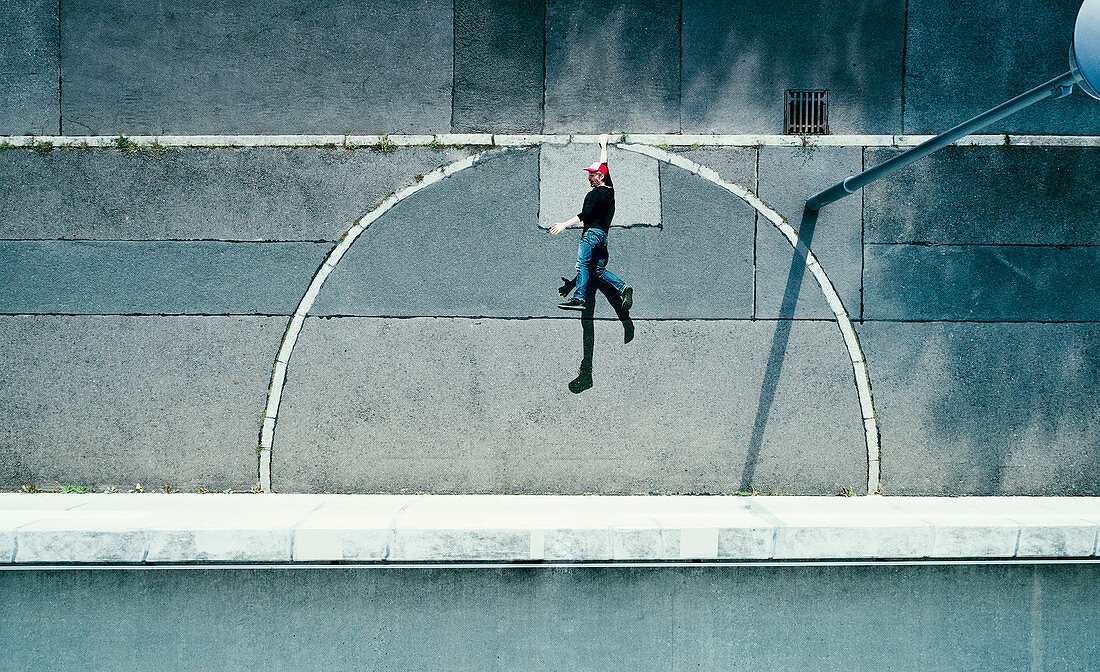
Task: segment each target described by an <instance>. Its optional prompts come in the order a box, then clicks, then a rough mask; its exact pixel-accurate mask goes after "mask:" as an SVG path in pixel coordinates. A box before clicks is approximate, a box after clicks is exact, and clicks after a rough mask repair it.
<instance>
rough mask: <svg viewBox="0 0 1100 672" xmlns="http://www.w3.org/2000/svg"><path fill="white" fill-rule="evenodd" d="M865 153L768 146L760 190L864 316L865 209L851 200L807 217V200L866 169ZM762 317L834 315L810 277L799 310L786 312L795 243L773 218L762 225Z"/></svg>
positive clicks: (763, 150)
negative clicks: (862, 304)
mask: <svg viewBox="0 0 1100 672" xmlns="http://www.w3.org/2000/svg"><path fill="white" fill-rule="evenodd" d="M862 165H863V164H862V156H861V151H860V150H859V149H858V148H856V147H815V146H808V147H797V148H786V147H762V148H761V149H760V168H759V170H760V189H759V194H760V197H761V198H762V199H764V202H765V203H767V204H768V205H770V206H772V207H773V208H774V209H775V210H776V211H778V212H780V213H781V214H783V216H785V217H786V218H787V219H788V220H789V221H790V223H791V226H793V227H794V228H795V230H796V231H798V232H799V236H800V237H802V238H803V240H809V241H810V247H811V248H812V249H813V251H814V254H815V255H817V258H818V261H820V262H821V265H822V266H823V267H824V268H825V272H826V273H828V275H829V279H830V280H832V282H833V286H834V287H835V288H836V290H837V293H838V294H839V295H840V298H841V300H842V301H843V302H844V305H845V307H846V308H847V309H848V314H849V315H852V316H853V317H858V316H859V310H860V298H861V297H860V259H861V254H860V239H861V236H862V231H861V218H862V215H861V208H860V203H859V201H858V200H857V199H856V198H854V197H853V198H850V199H847V200H844V201H840V202H839V203H835V204H833V206H831V207H829V208H827V209H822V210H821V212H820V213H818V214H816V215H813V216H811V218H810V219H809V220H807V221H803V215H804V213H803V208H804V206H805V204H806V199H807V198H809V197H810V196H812V195H813V194H815V193H816V192H818V191H820V190H821V189H824V188H825V187H828V186H831V185H832V184H834V183H836V182H838V181H840V180H842V179H844V178H845V177H847V176H849V175H853V174H855V173H858V172H859V171H860V170H861V169H862ZM757 231H758V233H757V246H756V266H757V269H758V271H757V279H756V280H757V282H756V303H757V306H756V316H757V317H763V318H772V319H774V318H778V317H782V318H784V319H790V318H792V317H797V318H822V319H832V317H833V312H832V310H830V309H829V305H828V303H826V301H825V298H824V296H823V295H822V293H821V290H820V289H819V288H818V286H817V283H816V282H814V281H812V280H811V279H810V278H809V277H808V276H809V274H808V273H807V278H806V282H803V283H802V285H801V287H800V289H799V292H798V294H797V295H796V298H797V303H796V304H795V305H794V309H793V311H788V312H782V307H783V306H782V304H783V299H784V297H785V295H786V291H787V288H788V286H789V285H790V283H791V282H794V281H797V279H796V278H792V277H791V272H792V260H793V259H794V251H793V250H792V249H791V245H790V243H789V242H788V241H787V239H786V238H784V237H783V236H782V235H780V233H779V232H778V231H777V230H775V227H773V226H772V225H771V224H770V223H769V222H767V221H764V220H763V219H761V220H760V221H758V223H757Z"/></svg>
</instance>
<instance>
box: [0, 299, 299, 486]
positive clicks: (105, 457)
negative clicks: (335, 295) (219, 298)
mask: <svg viewBox="0 0 1100 672" xmlns="http://www.w3.org/2000/svg"><path fill="white" fill-rule="evenodd" d="M285 328H286V318H265V317H250V318H242V317H201V318H200V317H101V316H94V317H56V316H51V317H41V316H39V317H28V316H14V317H0V447H2V449H0V487H3V488H5V489H18V488H20V487H21V486H22V485H24V484H26V483H34V484H36V485H38V487H40V488H49V487H59V486H61V485H71V486H82V487H87V488H90V489H95V490H103V489H106V488H108V487H114V488H117V489H119V490H129V489H131V488H133V487H134V483H142V484H143V486H144V487H145V488H146V489H147V490H154V489H158V488H160V487H162V486H164V485H171V486H172V487H173V488H179V489H182V490H187V489H192V490H193V489H195V488H198V487H204V488H209V489H210V490H212V491H214V490H222V489H224V488H232V489H235V490H247V489H248V488H250V487H252V485H253V484H254V483H255V482H256V452H255V446H256V443H257V436H258V433H259V418H260V415H261V413H262V411H263V406H264V399H265V395H266V391H267V387H268V384H269V382H270V378H271V363H272V361H273V359H274V353H275V351H276V350H277V349H278V344H279V339H280V338H281V336H282V333H283V330H284V329H285Z"/></svg>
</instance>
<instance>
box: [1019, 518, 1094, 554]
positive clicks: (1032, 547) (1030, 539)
mask: <svg viewBox="0 0 1100 672" xmlns="http://www.w3.org/2000/svg"><path fill="white" fill-rule="evenodd" d="M1096 530H1097V526H1096V525H1067V524H1051V525H1027V524H1025V525H1022V526H1021V528H1020V545H1019V548H1018V549H1017V552H1016V556H1017V557H1020V558H1026V557H1057V558H1074V557H1076V558H1083V557H1088V556H1090V555H1092V554H1093V552H1094V549H1095V544H1096Z"/></svg>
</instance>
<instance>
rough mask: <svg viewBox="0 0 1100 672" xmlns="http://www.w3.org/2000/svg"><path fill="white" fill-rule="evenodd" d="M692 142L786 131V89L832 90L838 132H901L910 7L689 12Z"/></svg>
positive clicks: (741, 4)
mask: <svg viewBox="0 0 1100 672" xmlns="http://www.w3.org/2000/svg"><path fill="white" fill-rule="evenodd" d="M682 39H683V61H682V77H683V83H682V89H683V93H682V97H681V126H682V128H683V131H684V132H685V133H714V132H726V131H725V129H730V128H737V129H738V130H739V131H741V132H748V133H782V132H783V105H784V102H783V100H784V99H783V95H784V91H785V90H786V89H827V90H828V91H829V124H830V128H831V129H833V132H834V133H835V132H837V131H838V130H839V129H845V131H844V132H849V133H885V132H891V131H890V130H888V129H896V128H898V127H900V125H901V107H902V101H903V96H902V65H903V63H902V61H903V56H904V53H905V52H904V47H903V43H904V41H905V3H904V2H903V1H902V0H889V1H886V2H883V1H881V0H878V1H876V0H870V1H868V0H841V1H839V2H836V1H834V2H829V3H820V2H816V1H814V0H799V1H798V2H793V3H791V2H788V3H784V4H783V5H781V6H780V5H776V6H774V7H768V6H765V5H762V4H761V3H759V2H753V1H751V0H749V1H746V0H724V1H722V2H702V1H694V2H685V3H684V5H683V38H682Z"/></svg>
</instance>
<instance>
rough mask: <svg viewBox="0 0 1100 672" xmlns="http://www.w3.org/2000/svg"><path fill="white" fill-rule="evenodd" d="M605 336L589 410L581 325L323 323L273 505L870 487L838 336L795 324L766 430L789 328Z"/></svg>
mask: <svg viewBox="0 0 1100 672" xmlns="http://www.w3.org/2000/svg"><path fill="white" fill-rule="evenodd" d="M594 326H595V328H594V332H595V333H594V337H593V338H594V346H593V360H594V366H593V371H594V373H593V377H594V387H593V389H591V390H589V391H587V392H582V393H581V394H577V395H574V394H570V393H569V391H568V390H567V389H566V387H567V383H568V381H569V380H570V379H571V378H573V376H574V374H575V372H576V368H575V366H576V362H577V360H578V359H580V355H581V350H582V347H581V344H578V343H577V341H578V340H582V333H581V331H582V330H581V329H579V328H578V325H577V324H576V322H574V321H572V320H489V319H485V320H480V319H473V320H471V319H431V318H423V319H378V318H338V319H315V318H309V319H307V320H306V324H305V327H304V329H303V331H302V335H301V336H300V338H299V341H298V345H297V347H296V349H295V352H294V355H293V358H292V359H291V364H290V374H289V376H288V379H287V387H286V388H285V390H284V394H283V400H282V407H281V409H280V417H279V423H278V426H277V429H276V433H275V443H274V447H273V450H272V485H273V487H274V489H275V490H276V491H278V492H391V493H401V492H434V493H471V492H481V493H601V494H614V493H650V492H652V493H663V494H671V493H730V492H736V491H737V490H739V489H740V488H741V483H742V478H743V476H744V474H745V473H746V472H747V473H749V474H751V483H752V485H753V486H754V487H757V488H758V489H760V490H761V491H769V490H774V491H782V492H784V493H801V494H809V493H818V494H834V493H835V492H837V491H838V490H839V489H840V488H841V487H844V486H852V487H855V488H857V489H858V487H859V484H860V483H861V482H865V480H866V448H865V446H864V437H863V432H862V424H861V422H860V415H859V408H858V404H857V399H856V393H855V389H854V386H853V385H852V381H851V363H850V362H849V361H848V358H847V353H846V351H845V349H844V346H843V343H842V342H841V339H840V337H839V333H838V332H837V331H836V326H835V325H834V324H830V323H796V324H795V326H794V327H793V329H792V331H791V334H790V341H789V344H788V347H787V349H786V351H785V352H783V353H781V354H778V355H776V356H777V357H782V358H785V364H784V365H783V367H782V368H781V373H780V374H779V375H778V378H777V379H776V380H775V381H771V383H772V384H773V385H775V390H776V391H775V398H774V402H773V403H771V404H770V406H769V409H768V410H769V413H767V414H766V416H764V417H762V416H761V413H760V408H759V407H760V399H761V394H762V392H761V390H762V387H765V386H766V384H767V382H768V381H765V380H764V376H765V372H766V370H767V364H768V358H769V356H770V355H769V343H770V342H771V339H772V338H773V335H774V331H775V325H774V323H766V322H750V321H747V320H744V321H709V322H665V321H656V322H652V321H643V322H638V323H637V325H636V326H637V335H636V337H635V339H634V340H633V341H632V342H631V343H629V344H627V345H625V346H624V345H622V343H621V341H619V340H618V339H620V338H621V335H622V332H621V329H620V327H619V325H618V324H617V323H615V322H609V321H596V323H595V325H594ZM575 339H576V340H575ZM639 353H641V354H639ZM773 370H774V369H773ZM772 375H774V374H772ZM592 395H598V399H599V403H595V402H594V400H595V399H596V398H597V397H595V396H592ZM757 423H762V425H763V433H762V439H761V443H760V448H759V453H758V454H756V455H753V456H751V457H750V453H749V444H750V436H751V435H752V434H753V429H754V426H755V424H757ZM749 462H751V464H747V463H749ZM806 464H813V465H814V469H812V470H807V469H806V468H805V465H806ZM547 544H549V540H548V541H547ZM549 549H550V546H549V545H548V546H547V553H549V552H550V550H549ZM547 557H550V556H549V555H548V556H547Z"/></svg>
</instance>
